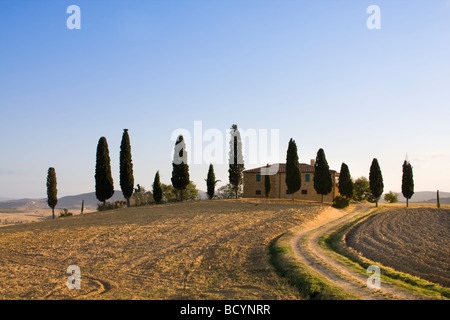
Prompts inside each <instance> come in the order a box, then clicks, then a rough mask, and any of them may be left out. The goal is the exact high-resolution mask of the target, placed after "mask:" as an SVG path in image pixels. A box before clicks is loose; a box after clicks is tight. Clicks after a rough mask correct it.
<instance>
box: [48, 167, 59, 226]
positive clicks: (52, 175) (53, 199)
mask: <svg viewBox="0 0 450 320" xmlns="http://www.w3.org/2000/svg"><path fill="white" fill-rule="evenodd" d="M57 203H58V189H56V171H55V168H49V169H48V173H47V204H48V206H49V207H50V208H52V219H55V207H56V204H57Z"/></svg>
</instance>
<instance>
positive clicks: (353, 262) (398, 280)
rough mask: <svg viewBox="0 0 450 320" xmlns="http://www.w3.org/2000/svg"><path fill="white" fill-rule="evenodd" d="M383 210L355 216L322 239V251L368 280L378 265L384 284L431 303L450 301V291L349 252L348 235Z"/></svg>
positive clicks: (353, 251) (351, 251) (352, 251)
mask: <svg viewBox="0 0 450 320" xmlns="http://www.w3.org/2000/svg"><path fill="white" fill-rule="evenodd" d="M381 210H383V209H382V208H377V209H374V210H370V211H369V212H367V213H364V214H361V215H358V216H356V217H355V218H354V219H352V220H351V221H349V222H347V223H345V224H343V225H341V226H339V227H338V228H336V229H334V230H331V231H329V232H327V233H325V234H324V235H322V236H321V237H320V239H319V245H320V246H321V247H322V249H324V250H326V251H328V253H329V254H330V255H332V256H333V257H334V258H335V259H336V260H338V261H340V262H341V263H343V264H344V265H346V266H347V267H349V268H351V269H352V270H354V271H356V272H359V273H361V274H364V275H366V276H368V274H367V272H366V270H367V268H368V267H369V266H370V265H378V266H379V267H380V268H381V269H382V272H381V281H382V282H385V283H390V284H392V285H395V286H398V287H400V288H402V289H404V290H406V291H408V292H410V293H412V294H416V295H421V296H424V297H425V298H428V299H446V298H450V288H446V287H442V286H441V285H439V284H436V283H432V282H430V281H427V280H424V279H421V278H418V277H416V276H413V275H410V274H408V273H404V272H400V271H397V270H395V269H393V268H391V267H386V266H383V265H382V264H380V263H379V262H375V261H372V260H370V259H367V258H365V257H363V256H362V255H360V254H358V253H357V252H356V251H355V250H352V249H351V248H349V247H348V246H347V245H346V243H345V235H346V234H347V233H348V232H349V231H350V230H351V229H352V228H353V227H354V226H356V225H357V224H359V223H362V222H364V220H365V219H367V218H369V217H370V216H371V215H373V214H376V213H378V212H380V211H381Z"/></svg>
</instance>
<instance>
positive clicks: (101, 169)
mask: <svg viewBox="0 0 450 320" xmlns="http://www.w3.org/2000/svg"><path fill="white" fill-rule="evenodd" d="M113 194H114V182H113V178H112V175H111V159H110V157H109V149H108V142H107V141H106V138H105V137H101V138H100V139H99V140H98V144H97V163H96V165H95V196H96V197H97V199H98V200H99V201H101V202H103V206H104V207H106V200H108V199H109V198H111V197H112V196H113Z"/></svg>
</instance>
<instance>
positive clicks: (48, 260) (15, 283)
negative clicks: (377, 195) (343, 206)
mask: <svg viewBox="0 0 450 320" xmlns="http://www.w3.org/2000/svg"><path fill="white" fill-rule="evenodd" d="M323 208H324V207H323V206H321V205H317V204H305V203H298V202H295V203H293V202H291V201H269V202H266V201H264V200H224V201H202V202H195V203H183V204H173V205H160V206H151V207H140V208H125V209H120V210H112V211H106V212H96V213H90V214H85V215H83V216H75V217H68V218H59V219H55V220H50V221H42V222H33V223H28V224H21V225H15V226H5V227H2V228H0V283H1V286H0V298H2V299H65V298H77V299H183V298H187V299H298V295H297V291H296V290H295V289H294V288H292V287H291V286H289V285H288V284H287V282H286V281H285V280H284V279H282V278H280V277H279V276H278V275H277V274H276V272H275V270H274V268H273V267H272V266H271V265H270V263H269V260H268V255H267V248H268V244H269V243H270V241H272V240H273V239H274V238H276V237H277V236H279V235H281V234H282V233H284V232H285V231H286V230H287V229H289V228H292V227H294V226H297V225H300V224H302V223H304V222H305V221H307V220H310V219H312V218H314V217H315V216H317V215H318V213H319V212H321V211H322V210H323ZM74 264H75V265H78V266H79V267H80V269H81V289H80V290H69V289H68V288H67V286H66V281H67V277H68V276H69V275H67V274H66V269H67V267H68V266H69V265H74Z"/></svg>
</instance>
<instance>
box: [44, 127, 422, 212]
mask: <svg viewBox="0 0 450 320" xmlns="http://www.w3.org/2000/svg"><path fill="white" fill-rule="evenodd" d="M172 165H173V169H172V178H171V181H172V185H173V187H174V188H175V189H177V190H179V193H180V200H181V201H182V200H183V191H184V189H186V187H187V186H188V184H189V182H190V180H189V166H188V164H187V152H186V145H185V142H184V139H183V136H182V135H180V136H178V138H177V140H176V142H175V152H174V160H173V163H172ZM243 170H244V161H243V156H242V143H241V137H240V133H239V130H238V128H237V125H236V124H233V125H232V126H231V139H230V157H229V170H228V173H229V182H230V184H231V185H232V186H233V187H234V189H235V194H236V198H237V197H238V189H239V186H240V184H242V172H243ZM314 170H315V171H314V172H315V174H314V189H315V190H316V192H317V193H318V194H320V195H321V196H322V197H321V202H323V196H324V195H326V194H328V193H330V192H331V190H332V186H333V182H332V178H331V173H330V170H329V166H328V162H327V160H326V157H325V152H324V150H323V149H322V148H320V149H319V151H318V152H317V156H316V160H315V164H314ZM301 175H302V173H301V170H300V163H299V158H298V150H297V145H296V143H295V141H294V140H293V139H292V138H291V139H290V141H289V144H288V149H287V155H286V180H285V182H286V185H287V187H288V191H289V192H290V193H291V194H292V200H294V195H295V192H297V191H298V190H300V188H301ZM369 180H370V189H371V192H372V194H373V196H374V198H375V199H376V206H378V200H379V198H380V196H381V194H382V193H383V189H384V185H383V176H382V174H381V169H380V166H379V164H378V160H377V159H376V158H375V159H373V161H372V165H371V167H370V174H369ZM219 181H220V180H216V179H215V175H214V168H213V165H212V164H210V166H209V170H208V175H207V179H206V183H207V194H208V197H209V198H210V199H212V198H213V197H214V188H215V185H216V184H217V182H219ZM264 184H265V194H266V197H268V196H269V195H270V188H271V186H270V178H269V176H268V175H265V181H264ZM120 187H121V189H122V193H123V195H124V197H125V199H126V202H127V206H130V198H131V196H132V194H133V188H134V177H133V164H132V158H131V145H130V137H129V135H128V129H124V131H123V135H122V141H121V144H120ZM338 187H339V193H340V194H341V195H342V196H344V197H345V198H347V199H351V197H352V196H353V182H352V179H351V176H350V171H349V169H348V166H347V165H346V164H345V163H342V165H341V171H340V178H339V186H338ZM402 193H403V195H404V197H405V198H406V199H407V206H408V201H409V199H410V198H411V197H412V195H413V194H414V181H413V173H412V166H411V164H410V163H409V162H408V161H406V160H405V162H404V164H403V177H402ZM95 194H96V197H97V199H98V200H99V201H101V202H103V205H104V206H105V205H106V200H108V199H109V198H111V197H112V196H113V194H114V182H113V178H112V175H111V159H110V156H109V148H108V143H107V140H106V138H105V137H101V138H100V139H99V142H98V145H97V159H96V168H95ZM153 197H154V199H155V202H156V203H160V202H161V200H162V187H161V182H160V176H159V171H157V172H156V175H155V179H154V182H153ZM47 199H48V205H49V207H50V208H52V217H53V218H55V213H54V209H55V206H56V204H57V202H58V199H57V188H56V173H55V169H54V168H49V170H48V174H47Z"/></svg>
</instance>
